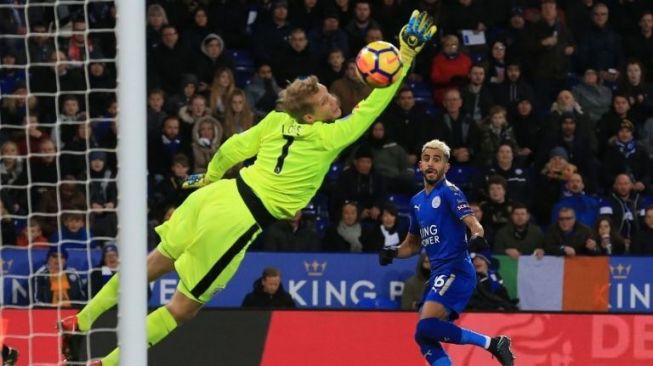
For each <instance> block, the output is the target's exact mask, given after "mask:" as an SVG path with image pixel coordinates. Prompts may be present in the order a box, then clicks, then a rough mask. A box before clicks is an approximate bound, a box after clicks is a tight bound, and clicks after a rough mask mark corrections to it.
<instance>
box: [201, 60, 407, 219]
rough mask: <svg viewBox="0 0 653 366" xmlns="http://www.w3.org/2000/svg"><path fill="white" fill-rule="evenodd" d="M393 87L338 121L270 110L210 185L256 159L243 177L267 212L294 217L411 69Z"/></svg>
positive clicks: (237, 142)
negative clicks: (304, 119)
mask: <svg viewBox="0 0 653 366" xmlns="http://www.w3.org/2000/svg"><path fill="white" fill-rule="evenodd" d="M408 69H409V68H408V67H407V66H404V69H403V70H402V77H401V78H400V79H399V80H398V81H396V82H395V83H393V84H392V85H390V86H388V87H387V88H377V89H374V90H373V91H372V93H371V94H370V95H369V96H368V97H367V98H365V99H364V100H362V101H361V102H360V103H359V104H358V106H357V107H355V108H354V110H353V112H352V113H351V114H350V115H348V116H345V117H343V118H340V119H338V120H336V121H335V122H333V123H324V122H315V123H313V124H305V123H298V122H297V121H296V120H295V119H294V118H292V117H291V116H290V115H288V114H287V113H284V112H270V113H269V114H268V115H267V116H266V117H265V118H264V119H263V120H261V121H260V122H259V123H258V124H257V125H256V126H254V127H252V128H250V129H249V130H247V131H245V132H243V133H241V134H238V135H233V136H232V137H231V138H229V139H228V140H227V141H225V143H224V144H223V145H222V146H221V147H220V149H219V150H218V151H217V152H216V154H215V155H214V156H213V159H212V160H211V162H210V163H209V166H208V171H207V173H206V177H207V178H208V180H209V181H210V182H215V181H217V180H219V179H220V178H222V176H223V175H224V173H225V172H226V171H227V170H229V168H231V167H232V166H234V165H235V164H237V163H239V162H241V161H244V160H246V159H248V158H251V157H254V156H256V162H255V163H254V164H253V165H251V166H249V167H246V168H243V169H241V170H240V175H241V177H242V178H243V180H244V181H245V183H247V185H249V186H250V187H251V188H252V190H253V191H254V193H256V195H257V196H258V197H259V198H260V199H261V201H262V202H263V205H264V206H265V208H266V209H267V210H268V211H269V212H270V214H272V216H274V217H275V218H277V219H286V218H290V217H293V216H294V215H295V213H296V212H297V211H298V210H301V209H302V208H304V207H305V206H306V205H307V204H308V202H309V201H310V200H311V198H312V197H313V196H314V195H315V192H316V191H317V189H318V188H319V187H320V185H321V184H322V179H324V176H325V175H326V173H327V172H328V171H329V168H330V166H331V163H332V162H333V160H334V159H335V158H336V157H337V156H338V154H339V153H340V152H341V151H342V150H343V149H344V148H345V147H347V146H348V145H350V144H351V143H353V142H355V141H356V140H357V139H358V138H359V137H360V136H361V135H362V134H363V133H364V132H365V131H367V129H368V128H369V127H370V126H371V125H372V123H373V122H374V121H375V120H376V119H377V117H378V116H379V115H380V114H381V113H382V112H383V110H384V109H385V108H386V106H387V105H388V104H389V103H390V101H391V100H392V98H393V97H394V95H395V93H396V92H397V89H398V88H399V86H400V85H401V83H402V80H403V77H404V76H405V75H406V73H407V71H408Z"/></svg>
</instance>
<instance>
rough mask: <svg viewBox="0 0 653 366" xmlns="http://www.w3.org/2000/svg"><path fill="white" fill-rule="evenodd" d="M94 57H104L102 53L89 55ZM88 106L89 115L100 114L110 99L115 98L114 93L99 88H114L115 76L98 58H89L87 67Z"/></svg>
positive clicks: (95, 115)
mask: <svg viewBox="0 0 653 366" xmlns="http://www.w3.org/2000/svg"><path fill="white" fill-rule="evenodd" d="M91 57H93V58H95V59H101V58H104V56H103V55H91ZM86 72H87V75H88V85H89V96H88V107H87V110H88V112H89V114H90V115H91V117H98V116H101V115H102V112H104V111H105V109H106V108H107V106H108V105H109V104H110V103H111V101H112V100H115V93H113V92H106V91H100V90H99V89H105V90H111V89H115V88H116V76H115V75H114V73H113V72H112V71H111V70H110V69H108V68H107V65H106V64H105V63H104V62H102V61H99V60H91V61H90V63H89V65H88V69H87V71H86Z"/></svg>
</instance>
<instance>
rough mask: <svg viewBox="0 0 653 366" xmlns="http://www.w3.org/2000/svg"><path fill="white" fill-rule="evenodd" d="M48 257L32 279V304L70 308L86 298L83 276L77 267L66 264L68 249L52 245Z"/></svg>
mask: <svg viewBox="0 0 653 366" xmlns="http://www.w3.org/2000/svg"><path fill="white" fill-rule="evenodd" d="M46 258H47V260H46V263H45V264H44V265H43V266H42V267H41V268H39V269H38V270H37V271H36V272H35V273H34V277H33V278H32V279H31V282H32V289H33V291H34V293H33V298H32V304H35V305H42V306H47V305H49V306H57V307H65V308H68V307H71V306H73V304H74V303H78V302H81V301H84V300H86V294H85V292H84V287H83V286H82V279H81V276H80V275H79V273H78V272H77V270H76V269H75V268H72V267H68V266H67V265H66V264H67V263H66V262H67V261H68V251H67V250H66V249H64V248H57V247H52V248H50V250H49V251H48V254H47V256H46Z"/></svg>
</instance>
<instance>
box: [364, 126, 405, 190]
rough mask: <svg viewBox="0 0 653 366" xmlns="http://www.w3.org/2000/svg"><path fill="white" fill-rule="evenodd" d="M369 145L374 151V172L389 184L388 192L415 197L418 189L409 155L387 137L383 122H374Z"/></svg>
mask: <svg viewBox="0 0 653 366" xmlns="http://www.w3.org/2000/svg"><path fill="white" fill-rule="evenodd" d="M368 143H369V145H370V147H371V149H372V159H373V160H374V170H375V172H377V173H379V175H381V176H382V177H383V178H384V180H385V181H386V182H387V184H388V190H389V191H391V192H395V193H404V194H407V195H413V194H414V193H415V192H416V190H417V187H416V185H415V172H414V170H413V169H412V167H411V166H410V165H409V160H408V154H406V150H404V148H403V147H401V146H399V145H398V144H397V143H396V142H395V141H392V140H390V139H389V138H388V137H387V135H386V129H385V125H384V124H383V122H380V121H377V122H374V124H373V125H372V131H371V133H370V135H369V139H368Z"/></svg>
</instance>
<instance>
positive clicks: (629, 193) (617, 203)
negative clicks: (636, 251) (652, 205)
mask: <svg viewBox="0 0 653 366" xmlns="http://www.w3.org/2000/svg"><path fill="white" fill-rule="evenodd" d="M636 187H639V188H641V187H642V183H641V182H636V183H634V182H633V179H632V178H631V176H629V175H627V174H619V175H617V176H616V177H615V178H614V185H613V186H612V192H611V193H610V195H609V196H608V197H606V198H605V200H603V205H602V206H601V208H600V209H599V213H600V214H601V215H608V216H610V218H611V219H612V222H613V223H614V224H615V228H617V229H618V230H617V231H618V232H619V234H621V236H622V237H623V238H624V240H625V241H626V245H630V241H631V240H632V238H634V237H635V235H637V232H638V231H639V226H640V225H639V222H640V217H639V216H641V214H642V213H643V212H642V211H641V210H642V209H643V208H644V207H642V198H641V196H640V193H639V192H641V191H640V190H637V189H636Z"/></svg>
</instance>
